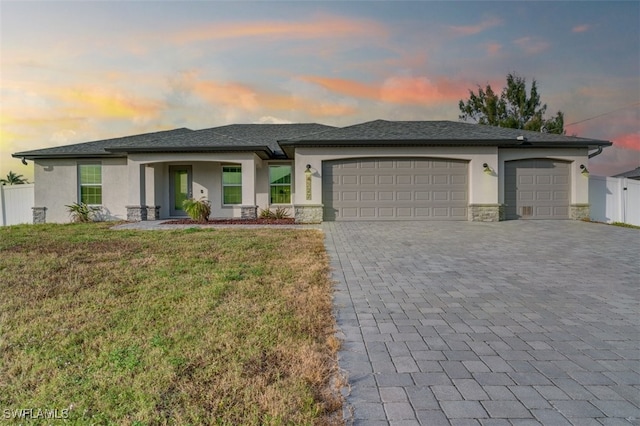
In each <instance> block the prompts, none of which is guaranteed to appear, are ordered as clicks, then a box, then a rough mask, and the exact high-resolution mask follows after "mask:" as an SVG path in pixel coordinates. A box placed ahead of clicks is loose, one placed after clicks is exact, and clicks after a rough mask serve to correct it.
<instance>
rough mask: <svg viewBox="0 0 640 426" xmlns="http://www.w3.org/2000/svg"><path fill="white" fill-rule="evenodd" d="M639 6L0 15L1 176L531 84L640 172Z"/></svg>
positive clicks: (609, 155) (608, 162) (107, 6)
mask: <svg viewBox="0 0 640 426" xmlns="http://www.w3.org/2000/svg"><path fill="white" fill-rule="evenodd" d="M639 22H640V3H639V2H636V1H633V2H609V1H607V2H605V1H602V2H598V1H583V2H580V1H571V2H550V1H544V2H533V1H513V2H506V1H505V2H487V1H471V2H461V1H450V2H444V1H443V2H432V1H413V2H403V1H393V2H386V1H376V2H373V1H352V2H313V1H304V2H274V1H262V2H213V1H200V2H195V1H192V2H191V1H182V2H171V1H163V2H152V1H138V2H123V1H118V2H63V1H49V2H31V1H30V2H22V1H21V2H18V1H16V2H13V1H1V2H0V24H1V26H0V108H1V109H0V176H4V175H6V174H7V173H8V171H9V170H12V171H15V172H17V173H21V174H24V175H25V176H27V177H31V176H32V165H29V166H26V167H25V166H22V164H21V163H20V161H19V160H17V159H13V158H11V157H10V154H11V153H12V152H17V151H23V150H29V149H36V148H42V147H48V146H57V145H64V144H69V143H77V142H85V141H91V140H97V139H103V138H110V137H117V136H123V135H130V134H136V133H143V132H151V131H157V130H164V129H170V128H176V127H189V128H192V129H202V128H208V127H214V126H218V125H224V124H229V123H285V122H318V123H323V124H329V125H337V126H344V125H350V124H355V123H359V122H363V121H368V120H374V119H379V118H382V119H388V120H454V121H455V120H458V114H459V110H458V101H459V100H460V99H466V97H467V96H468V91H469V90H470V89H472V90H474V91H475V90H477V86H478V85H481V86H483V87H484V86H485V85H486V84H491V85H492V87H493V88H494V89H495V90H497V91H499V90H500V89H501V88H502V87H503V86H504V84H505V76H506V75H507V74H508V73H517V74H519V75H521V76H523V77H525V78H526V79H527V81H528V82H531V81H532V79H536V80H537V83H538V88H539V92H540V93H541V95H542V101H543V102H544V103H546V104H547V105H548V115H551V114H553V113H555V112H556V111H558V110H561V111H563V112H564V113H565V122H566V123H567V124H571V123H576V122H577V124H573V125H570V126H567V128H566V130H567V134H569V135H573V134H575V135H578V136H583V137H590V138H598V139H605V140H610V141H612V142H614V147H611V148H608V149H606V150H605V152H604V153H603V154H602V155H600V156H598V157H595V158H593V159H592V160H591V162H590V166H589V168H590V170H591V171H592V173H594V174H602V175H607V174H614V173H617V172H622V171H626V170H629V169H632V168H635V167H637V166H639V165H640V135H639V130H640V125H639V122H640V115H639V111H640V84H639V83H640V24H639Z"/></svg>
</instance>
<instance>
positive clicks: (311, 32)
mask: <svg viewBox="0 0 640 426" xmlns="http://www.w3.org/2000/svg"><path fill="white" fill-rule="evenodd" d="M386 35H387V29H386V28H384V27H383V26H382V25H380V24H378V23H376V22H373V21H369V20H364V19H347V18H343V17H335V16H322V17H318V18H315V19H311V20H308V21H306V22H288V21H256V22H237V23H222V24H210V25H207V26H201V27H196V28H190V29H188V30H185V31H181V32H178V33H175V34H173V35H170V36H169V38H170V39H172V40H173V41H175V42H176V43H181V44H183V43H191V42H197V41H205V40H225V39H237V38H271V39H274V38H275V39H314V38H336V37H354V36H366V37H379V36H382V37H384V36H386Z"/></svg>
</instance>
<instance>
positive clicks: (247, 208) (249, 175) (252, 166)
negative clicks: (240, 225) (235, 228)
mask: <svg viewBox="0 0 640 426" xmlns="http://www.w3.org/2000/svg"><path fill="white" fill-rule="evenodd" d="M240 164H241V166H242V205H241V206H240V216H241V217H242V218H243V219H255V218H256V217H258V206H257V205H256V161H255V158H252V159H251V160H243V161H240Z"/></svg>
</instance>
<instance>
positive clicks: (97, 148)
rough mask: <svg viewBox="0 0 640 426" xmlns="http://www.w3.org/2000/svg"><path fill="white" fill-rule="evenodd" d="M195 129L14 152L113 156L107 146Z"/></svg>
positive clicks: (41, 155)
mask: <svg viewBox="0 0 640 426" xmlns="http://www.w3.org/2000/svg"><path fill="white" fill-rule="evenodd" d="M191 132H193V130H190V129H187V128H180V129H174V130H165V131H160V132H153V133H144V134H141V135H133V136H125V137H120V138H113V139H104V140H100V141H94V142H84V143H77V144H73V145H64V146H56V147H53V148H43V149H35V150H33V151H23V152H17V153H15V154H13V157H18V158H19V157H25V158H28V159H34V158H53V157H102V156H113V154H112V153H110V152H109V151H107V150H106V148H107V147H110V146H114V145H118V146H137V145H138V144H143V143H150V142H151V143H153V142H154V141H159V140H162V139H163V138H170V137H174V136H178V135H183V134H188V133H191Z"/></svg>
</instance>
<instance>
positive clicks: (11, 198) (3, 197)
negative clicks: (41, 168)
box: [0, 183, 35, 226]
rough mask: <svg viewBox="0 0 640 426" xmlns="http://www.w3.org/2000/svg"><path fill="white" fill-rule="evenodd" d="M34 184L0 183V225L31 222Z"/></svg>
mask: <svg viewBox="0 0 640 426" xmlns="http://www.w3.org/2000/svg"><path fill="white" fill-rule="evenodd" d="M34 193H35V188H34V184H32V183H29V184H22V185H0V226H5V225H17V224H20V223H32V222H33V211H32V210H31V207H33V200H34V196H35V194H34Z"/></svg>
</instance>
